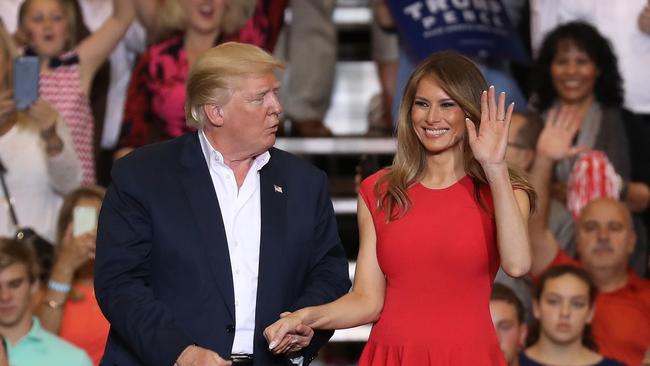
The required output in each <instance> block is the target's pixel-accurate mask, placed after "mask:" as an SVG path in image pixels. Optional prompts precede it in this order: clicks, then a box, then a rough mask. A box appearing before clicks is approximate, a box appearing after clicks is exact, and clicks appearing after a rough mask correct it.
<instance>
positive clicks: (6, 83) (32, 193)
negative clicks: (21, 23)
mask: <svg viewBox="0 0 650 366" xmlns="http://www.w3.org/2000/svg"><path fill="white" fill-rule="evenodd" d="M15 57H16V47H15V45H14V43H13V40H12V39H11V37H10V36H9V34H8V33H7V32H6V30H5V29H4V25H2V23H0V161H1V162H2V168H3V169H2V174H3V178H4V180H5V182H6V187H7V191H8V192H6V193H5V194H7V195H9V196H10V197H11V201H9V198H8V197H6V196H5V194H2V193H0V236H9V237H11V236H14V235H15V233H16V229H17V228H18V227H17V226H18V225H20V226H21V227H30V228H32V229H34V231H36V233H38V234H39V235H40V236H42V237H44V238H46V239H48V240H49V241H53V240H54V226H55V225H54V221H55V218H56V215H57V212H58V211H59V208H60V207H61V202H62V201H63V197H62V195H63V194H65V193H67V192H70V191H71V190H73V189H75V188H76V187H78V186H79V184H80V183H81V164H80V162H79V159H78V158H77V156H76V154H75V152H74V150H73V148H72V143H71V138H70V136H69V134H68V130H67V128H66V126H65V121H64V120H63V118H62V117H61V115H60V114H59V113H57V111H56V110H55V109H54V108H53V107H52V106H51V105H50V104H49V103H47V102H45V101H44V100H42V99H40V98H38V99H37V100H36V102H34V103H33V104H32V105H31V106H30V107H29V108H28V109H27V110H25V111H20V112H19V111H18V110H17V108H16V100H15V97H14V93H13V90H12V84H13V82H12V76H13V60H14V58H15ZM18 82H20V80H18ZM7 202H11V203H12V205H13V209H14V211H15V220H14V218H13V217H12V215H11V214H10V211H9V205H8V204H7ZM15 221H18V222H17V223H16V222H15Z"/></svg>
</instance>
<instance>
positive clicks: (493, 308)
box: [490, 300, 528, 365]
mask: <svg viewBox="0 0 650 366" xmlns="http://www.w3.org/2000/svg"><path fill="white" fill-rule="evenodd" d="M490 315H491V316H492V323H493V324H494V330H495V331H496V333H497V337H498V338H499V346H500V347H501V351H502V352H503V355H504V356H505V358H506V361H507V362H508V365H513V364H515V361H516V360H517V356H518V354H519V351H520V350H521V347H522V346H523V344H524V340H525V339H526V333H527V332H528V327H527V326H526V324H525V323H524V324H521V323H519V320H518V319H517V308H516V307H515V306H514V305H513V304H510V303H509V302H506V301H503V300H492V301H490Z"/></svg>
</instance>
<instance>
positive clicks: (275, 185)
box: [273, 184, 283, 193]
mask: <svg viewBox="0 0 650 366" xmlns="http://www.w3.org/2000/svg"><path fill="white" fill-rule="evenodd" d="M273 190H274V191H276V192H277V193H283V192H282V187H280V186H279V185H277V184H274V185H273Z"/></svg>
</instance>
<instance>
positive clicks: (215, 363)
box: [174, 345, 232, 366]
mask: <svg viewBox="0 0 650 366" xmlns="http://www.w3.org/2000/svg"><path fill="white" fill-rule="evenodd" d="M230 365H232V361H228V360H224V359H223V358H221V356H219V354H217V353H216V352H213V351H210V350H209V349H205V348H201V347H199V346H194V345H192V346H187V348H185V350H183V352H182V353H181V355H180V356H179V357H178V359H177V360H176V363H175V364H174V366H230Z"/></svg>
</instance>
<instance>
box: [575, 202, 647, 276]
mask: <svg viewBox="0 0 650 366" xmlns="http://www.w3.org/2000/svg"><path fill="white" fill-rule="evenodd" d="M626 210H627V208H625V206H623V204H622V203H620V202H617V201H615V200H612V199H597V200H594V201H592V202H591V203H589V204H588V205H587V206H586V207H585V208H584V209H583V210H582V212H581V213H580V217H579V218H578V226H577V233H576V244H577V249H578V254H579V255H580V259H581V260H582V262H583V263H584V265H585V268H586V269H587V270H594V269H615V268H618V269H623V268H625V267H626V266H627V263H628V259H629V256H630V254H631V253H632V251H633V250H634V243H635V241H636V234H635V233H634V229H633V228H632V223H631V222H630V217H629V215H628V214H627V211H626Z"/></svg>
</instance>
